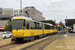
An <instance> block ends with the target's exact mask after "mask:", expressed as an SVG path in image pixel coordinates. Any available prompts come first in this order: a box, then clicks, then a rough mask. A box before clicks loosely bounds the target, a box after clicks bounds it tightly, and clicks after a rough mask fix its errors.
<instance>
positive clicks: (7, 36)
mask: <svg viewBox="0 0 75 50" xmlns="http://www.w3.org/2000/svg"><path fill="white" fill-rule="evenodd" d="M11 36H12V33H11V32H3V39H5V38H10V37H11Z"/></svg>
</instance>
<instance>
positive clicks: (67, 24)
mask: <svg viewBox="0 0 75 50" xmlns="http://www.w3.org/2000/svg"><path fill="white" fill-rule="evenodd" d="M66 27H67V29H66V30H67V31H66V33H68V21H67V17H66Z"/></svg>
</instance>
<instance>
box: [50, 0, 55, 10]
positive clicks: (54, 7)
mask: <svg viewBox="0 0 75 50" xmlns="http://www.w3.org/2000/svg"><path fill="white" fill-rule="evenodd" d="M49 1H50V3H51V4H52V2H51V0H49ZM52 6H53V7H54V8H55V6H54V5H53V4H52ZM55 9H56V8H55Z"/></svg>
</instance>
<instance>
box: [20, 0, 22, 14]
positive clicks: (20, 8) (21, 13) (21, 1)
mask: <svg viewBox="0 0 75 50" xmlns="http://www.w3.org/2000/svg"><path fill="white" fill-rule="evenodd" d="M20 14H21V15H22V0H20Z"/></svg>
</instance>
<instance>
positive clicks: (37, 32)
mask: <svg viewBox="0 0 75 50" xmlns="http://www.w3.org/2000/svg"><path fill="white" fill-rule="evenodd" d="M12 20H13V27H12V38H11V40H12V41H18V40H19V41H21V40H33V39H35V38H41V37H43V36H47V35H50V34H54V33H57V29H56V26H54V25H52V24H48V23H42V22H38V21H35V20H32V18H28V17H24V16H16V17H13V19H12Z"/></svg>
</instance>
